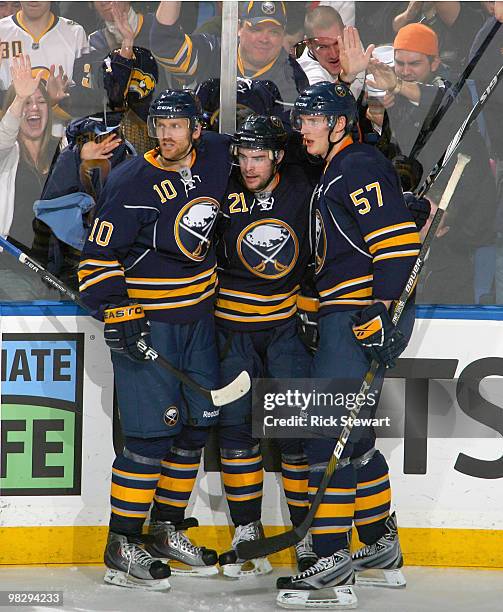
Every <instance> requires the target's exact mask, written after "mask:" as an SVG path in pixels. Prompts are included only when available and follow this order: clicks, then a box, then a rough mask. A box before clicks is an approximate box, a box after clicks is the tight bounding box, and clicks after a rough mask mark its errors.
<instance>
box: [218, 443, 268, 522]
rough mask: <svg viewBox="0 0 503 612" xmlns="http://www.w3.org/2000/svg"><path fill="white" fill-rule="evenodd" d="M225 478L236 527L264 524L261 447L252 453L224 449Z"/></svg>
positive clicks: (222, 454) (230, 508)
mask: <svg viewBox="0 0 503 612" xmlns="http://www.w3.org/2000/svg"><path fill="white" fill-rule="evenodd" d="M220 457H221V463H222V477H223V481H224V488H225V494H226V496H227V503H228V504H229V510H230V514H231V518H232V522H233V523H234V525H236V526H237V525H247V524H248V523H253V522H254V521H259V520H260V515H261V512H262V488H263V482H264V472H263V469H262V455H261V454H260V447H259V445H258V444H256V445H255V446H253V447H252V448H249V449H228V448H221V449H220Z"/></svg>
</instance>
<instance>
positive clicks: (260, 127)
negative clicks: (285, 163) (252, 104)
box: [232, 115, 287, 158]
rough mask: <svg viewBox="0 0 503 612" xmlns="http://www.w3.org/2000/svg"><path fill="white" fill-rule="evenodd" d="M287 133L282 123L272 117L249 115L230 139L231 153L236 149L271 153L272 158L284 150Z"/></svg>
mask: <svg viewBox="0 0 503 612" xmlns="http://www.w3.org/2000/svg"><path fill="white" fill-rule="evenodd" d="M286 140H287V133H286V130H285V128H284V126H283V122H282V121H281V119H280V118H279V117H276V116H274V115H272V116H270V117H269V116H267V115H250V116H249V117H248V118H247V119H246V120H245V122H244V123H243V125H242V126H241V128H240V129H239V130H238V131H237V132H236V133H235V134H234V136H233V137H232V153H233V154H234V155H237V150H238V148H240V147H241V148H244V149H264V150H268V151H272V152H273V154H274V158H276V157H277V153H278V152H279V151H282V150H283V149H284V148H285V145H286Z"/></svg>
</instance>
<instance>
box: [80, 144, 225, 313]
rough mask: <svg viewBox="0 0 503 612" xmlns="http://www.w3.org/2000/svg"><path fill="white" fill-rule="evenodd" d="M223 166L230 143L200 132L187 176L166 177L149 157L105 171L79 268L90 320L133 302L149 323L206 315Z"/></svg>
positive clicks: (210, 302) (211, 300) (209, 305)
mask: <svg viewBox="0 0 503 612" xmlns="http://www.w3.org/2000/svg"><path fill="white" fill-rule="evenodd" d="M230 167H231V166H230V156H229V138H228V137H226V136H220V135H218V134H213V133H205V134H203V136H202V138H201V141H200V143H199V146H198V147H197V149H196V150H194V151H193V153H192V163H191V166H190V170H186V169H184V170H181V171H180V172H174V171H171V170H166V169H165V168H163V167H162V166H161V165H159V163H158V162H157V160H156V152H155V150H153V151H149V152H148V153H146V154H145V155H144V157H137V158H135V159H132V160H130V161H126V162H124V163H122V164H121V165H120V166H118V167H117V168H116V169H114V170H113V171H112V172H111V174H110V176H109V178H108V180H107V182H106V185H105V188H104V190H103V192H102V195H101V197H100V201H99V203H98V211H97V213H96V218H95V221H94V225H93V227H92V229H91V232H90V234H89V236H88V239H87V240H86V244H85V247H84V249H83V252H82V258H81V262H80V266H79V283H80V292H81V295H82V298H83V300H84V302H85V303H86V304H87V305H88V306H89V308H90V309H91V311H92V312H93V314H94V316H96V317H97V318H102V317H103V310H104V309H105V308H106V307H107V306H113V305H122V304H125V303H139V304H142V305H143V308H144V310H145V313H146V316H147V317H148V318H149V319H153V320H158V321H166V322H170V323H189V322H192V321H196V320H197V319H199V318H200V317H201V316H202V315H203V314H205V313H207V312H210V311H211V310H212V308H213V303H214V295H215V291H216V285H217V272H216V260H215V253H214V248H213V245H212V234H213V227H214V224H215V221H216V219H217V214H218V211H219V209H220V202H221V200H222V198H223V196H224V195H225V190H226V187H227V181H228V177H229V172H230Z"/></svg>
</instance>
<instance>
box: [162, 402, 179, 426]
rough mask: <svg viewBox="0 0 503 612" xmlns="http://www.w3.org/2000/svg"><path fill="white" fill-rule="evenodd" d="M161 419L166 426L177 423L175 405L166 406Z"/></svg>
mask: <svg viewBox="0 0 503 612" xmlns="http://www.w3.org/2000/svg"><path fill="white" fill-rule="evenodd" d="M163 419H164V422H165V423H166V425H167V426H168V427H174V426H175V425H176V424H177V423H178V408H177V407H176V406H170V407H169V408H166V410H165V411H164V415H163Z"/></svg>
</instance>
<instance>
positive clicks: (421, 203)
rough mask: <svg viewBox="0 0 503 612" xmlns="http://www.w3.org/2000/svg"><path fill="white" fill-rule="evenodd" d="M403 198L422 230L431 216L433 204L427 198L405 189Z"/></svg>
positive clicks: (418, 227) (419, 228)
mask: <svg viewBox="0 0 503 612" xmlns="http://www.w3.org/2000/svg"><path fill="white" fill-rule="evenodd" d="M403 199H404V200H405V204H406V205H407V208H408V209H409V212H410V214H411V215H412V218H413V219H414V223H415V224H416V227H417V229H418V231H421V230H422V229H423V227H424V226H425V225H426V221H428V218H429V216H430V212H431V204H430V202H429V200H427V199H426V198H418V197H417V196H416V195H414V194H413V193H412V191H405V192H404V194H403Z"/></svg>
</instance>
